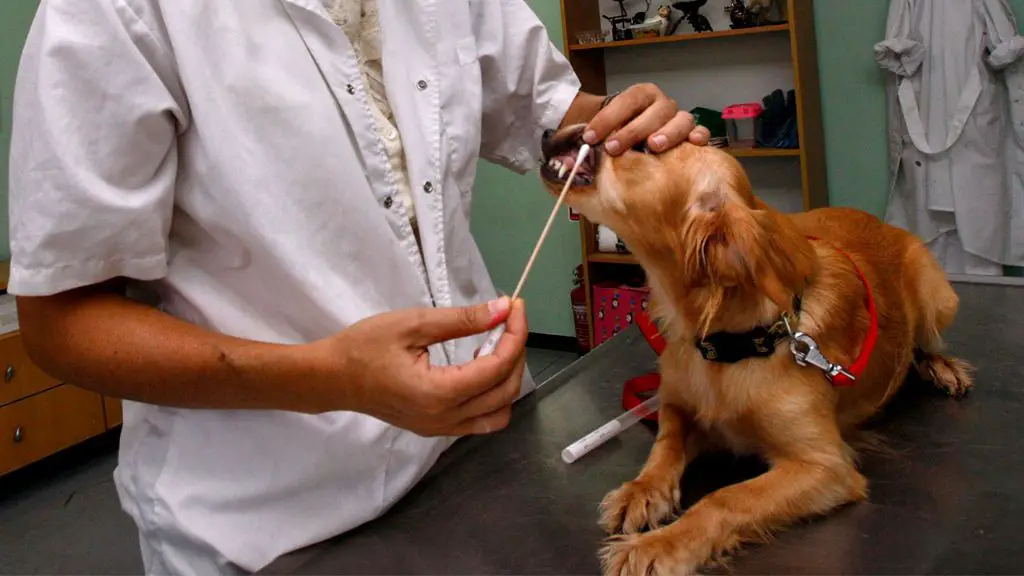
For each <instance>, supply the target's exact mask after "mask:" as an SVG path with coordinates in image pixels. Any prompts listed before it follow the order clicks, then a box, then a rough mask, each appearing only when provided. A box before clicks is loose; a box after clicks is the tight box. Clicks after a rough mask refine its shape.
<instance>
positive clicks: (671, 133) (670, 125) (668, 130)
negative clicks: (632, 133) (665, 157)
mask: <svg viewBox="0 0 1024 576" xmlns="http://www.w3.org/2000/svg"><path fill="white" fill-rule="evenodd" d="M637 120H639V118H638V119H637ZM696 125H697V123H696V121H695V120H694V118H693V115H692V114H690V113H689V112H684V111H682V110H678V111H676V114H675V116H674V117H673V118H672V119H671V120H669V121H668V122H667V123H665V125H664V126H661V127H660V128H655V130H654V132H653V133H652V134H651V135H650V136H648V137H647V147H648V148H650V149H651V150H652V151H654V152H664V151H665V150H668V149H670V148H674V147H676V146H678V145H680V144H682V143H683V142H686V141H687V140H688V139H689V136H690V134H692V133H693V130H694V128H696Z"/></svg>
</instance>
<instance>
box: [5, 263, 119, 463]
mask: <svg viewBox="0 0 1024 576" xmlns="http://www.w3.org/2000/svg"><path fill="white" fill-rule="evenodd" d="M7 272H8V263H7V262H0V294H4V293H5V292H6V290H7ZM6 303H7V304H6V305H9V304H10V301H6ZM5 314H9V310H7V311H6V312H5ZM121 418H122V417H121V401H120V400H116V399H114V398H107V397H104V396H100V395H99V394H95V393H93V392H89V391H87V390H83V389H81V388H76V387H74V386H71V385H69V384H64V383H62V382H60V381H59V380H57V379H55V378H51V377H50V376H48V375H47V374H46V373H45V372H43V371H42V370H41V369H39V367H37V366H36V365H35V364H33V363H32V361H31V360H29V358H28V353H27V352H26V351H25V347H24V346H23V345H22V341H21V333H20V332H19V331H18V330H17V329H14V330H13V331H11V332H7V333H5V334H0V476H2V475H4V474H7V473H8V472H11V471H14V470H17V469H19V468H23V467H25V466H27V465H29V464H32V463H33V462H35V461H37V460H40V459H42V458H45V457H47V456H51V455H53V454H56V453H57V452H60V451H61V450H64V449H65V448H70V447H71V446H74V445H76V444H79V443H81V442H84V441H86V440H88V439H90V438H92V437H94V436H98V435H100V434H102V433H104V432H105V431H107V430H110V429H112V428H116V427H118V426H120V425H121Z"/></svg>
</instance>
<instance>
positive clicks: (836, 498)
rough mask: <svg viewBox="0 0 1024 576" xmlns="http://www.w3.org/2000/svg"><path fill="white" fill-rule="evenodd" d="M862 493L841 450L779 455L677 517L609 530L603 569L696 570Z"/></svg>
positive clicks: (616, 573) (641, 574) (619, 575)
mask: <svg viewBox="0 0 1024 576" xmlns="http://www.w3.org/2000/svg"><path fill="white" fill-rule="evenodd" d="M866 496H867V481H866V480H865V479H864V477H863V476H862V475H861V474H860V473H859V472H857V470H856V469H854V467H853V465H852V463H850V462H849V461H848V460H847V459H845V458H842V459H840V458H836V459H833V460H832V461H831V463H823V462H822V461H821V460H818V461H809V460H797V459H783V460H779V461H776V462H774V465H773V467H772V469H771V470H770V471H768V472H766V473H765V474H763V475H761V476H759V477H757V478H754V479H752V480H748V481H746V482H742V483H740V484H735V485H733V486H729V487H726V488H723V489H721V490H718V491H716V492H713V493H711V494H709V495H708V496H706V497H705V498H703V499H702V500H700V501H699V502H697V504H695V505H694V506H693V507H691V508H690V509H689V510H687V512H686V513H685V514H683V516H682V517H680V518H679V519H678V520H676V521H675V522H674V523H672V524H670V525H668V526H665V527H663V528H659V529H657V530H653V531H650V532H645V533H642V534H631V535H623V536H619V537H616V538H613V539H612V540H611V541H610V543H609V544H608V545H607V546H606V547H605V548H604V550H603V551H602V563H603V566H604V573H605V574H606V575H608V576H626V575H637V576H648V575H651V576H658V575H660V576H664V575H673V576H675V575H680V574H693V573H694V572H695V571H696V570H697V569H698V568H700V567H701V566H703V565H705V564H707V563H709V562H711V561H714V560H716V559H717V558H718V557H719V556H721V555H723V554H725V553H727V552H729V551H731V550H733V549H735V548H736V547H737V546H739V545H740V544H742V543H743V542H745V541H757V540H764V539H766V538H767V537H768V536H769V535H770V534H771V533H772V532H773V531H774V530H777V529H780V528H783V527H785V526H786V525H789V524H791V523H794V522H796V521H798V520H802V519H806V518H810V517H812V516H816V515H820V514H825V513H827V512H829V511H831V510H833V509H835V508H837V507H839V506H841V505H843V504H847V503H850V502H854V501H858V500H862V499H864V498H866Z"/></svg>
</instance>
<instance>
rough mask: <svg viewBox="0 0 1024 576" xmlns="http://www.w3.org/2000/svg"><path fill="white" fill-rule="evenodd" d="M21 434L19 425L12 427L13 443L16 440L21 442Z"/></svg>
mask: <svg viewBox="0 0 1024 576" xmlns="http://www.w3.org/2000/svg"><path fill="white" fill-rule="evenodd" d="M22 436H23V434H22V432H21V426H18V427H17V428H15V429H14V443H15V444H17V443H18V442H21V438H22Z"/></svg>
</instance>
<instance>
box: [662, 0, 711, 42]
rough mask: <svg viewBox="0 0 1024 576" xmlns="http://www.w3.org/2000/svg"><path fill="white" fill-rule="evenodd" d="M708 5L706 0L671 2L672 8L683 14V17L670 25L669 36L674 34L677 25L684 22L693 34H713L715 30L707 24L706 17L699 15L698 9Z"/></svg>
mask: <svg viewBox="0 0 1024 576" xmlns="http://www.w3.org/2000/svg"><path fill="white" fill-rule="evenodd" d="M707 3H708V0H689V1H688V2H673V3H672V7H673V8H675V9H676V10H679V11H680V12H682V13H683V17H682V18H680V19H679V20H676V22H675V24H673V25H672V27H671V30H670V31H669V34H675V31H676V28H678V27H679V23H680V22H682V21H683V20H686V21H687V22H688V23H689V24H690V26H692V27H693V31H694V32H714V31H715V29H714V28H712V27H711V22H708V19H707V17H705V16H704V15H703V14H701V13H700V9H701V8H703V7H704V5H705V4H707Z"/></svg>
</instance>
